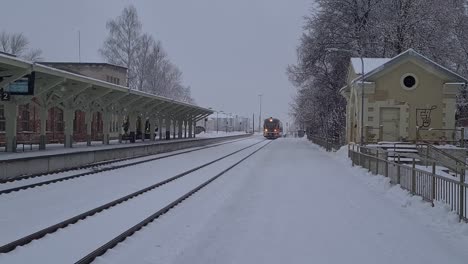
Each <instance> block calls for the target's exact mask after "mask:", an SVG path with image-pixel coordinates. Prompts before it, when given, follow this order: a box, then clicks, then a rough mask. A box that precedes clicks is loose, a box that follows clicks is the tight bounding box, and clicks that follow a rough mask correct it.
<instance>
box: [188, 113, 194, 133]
mask: <svg viewBox="0 0 468 264" xmlns="http://www.w3.org/2000/svg"><path fill="white" fill-rule="evenodd" d="M192 126H193V122H192V118H189V120H188V130H189V138H192V137H193V132H192V131H193V130H192Z"/></svg>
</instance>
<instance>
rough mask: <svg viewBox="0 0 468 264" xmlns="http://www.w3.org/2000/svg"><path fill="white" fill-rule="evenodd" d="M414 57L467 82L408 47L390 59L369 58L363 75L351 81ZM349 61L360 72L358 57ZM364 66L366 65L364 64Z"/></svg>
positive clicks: (366, 77)
mask: <svg viewBox="0 0 468 264" xmlns="http://www.w3.org/2000/svg"><path fill="white" fill-rule="evenodd" d="M409 57H411V58H414V59H416V60H418V61H420V62H422V63H425V64H427V65H431V66H433V67H434V68H435V69H437V70H439V71H441V72H443V73H445V74H446V75H448V76H451V77H452V78H454V79H456V80H457V82H463V83H467V82H468V80H467V79H466V78H464V77H463V76H461V75H459V74H457V73H455V72H453V71H451V70H449V69H448V68H446V67H444V66H442V65H440V64H438V63H437V62H435V61H433V60H431V59H429V58H428V57H426V56H423V55H421V54H420V53H418V52H416V51H415V50H413V49H408V50H407V51H405V52H403V53H401V54H399V55H397V56H396V57H393V58H391V59H375V58H370V59H369V61H368V67H367V68H366V67H365V68H364V71H365V73H364V76H362V74H361V75H360V76H359V77H357V78H356V79H354V80H353V81H352V82H353V83H354V82H357V81H360V80H361V78H364V80H367V79H368V78H370V77H372V76H374V75H376V74H377V73H379V72H381V71H383V70H385V69H388V68H389V67H391V66H393V65H395V64H397V63H399V62H401V61H403V60H405V59H407V58H409ZM353 59H354V62H353ZM366 59H368V58H364V63H365V64H366ZM351 63H352V66H353V68H354V70H355V72H357V73H359V74H360V72H361V70H358V69H360V66H358V65H360V59H359V58H352V59H351ZM365 66H366V65H365ZM372 67H374V68H373V69H372V70H370V69H371V68H372ZM367 69H369V71H368V72H367Z"/></svg>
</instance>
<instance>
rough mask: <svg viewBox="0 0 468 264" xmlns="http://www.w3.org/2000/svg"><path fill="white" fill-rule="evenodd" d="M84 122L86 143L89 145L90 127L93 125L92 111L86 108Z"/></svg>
mask: <svg viewBox="0 0 468 264" xmlns="http://www.w3.org/2000/svg"><path fill="white" fill-rule="evenodd" d="M85 122H86V145H87V146H91V129H92V125H93V112H91V111H90V110H87V111H86V113H85Z"/></svg>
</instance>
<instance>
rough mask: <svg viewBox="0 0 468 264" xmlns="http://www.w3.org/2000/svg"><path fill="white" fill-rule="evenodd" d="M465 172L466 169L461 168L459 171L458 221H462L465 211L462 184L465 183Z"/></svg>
mask: <svg viewBox="0 0 468 264" xmlns="http://www.w3.org/2000/svg"><path fill="white" fill-rule="evenodd" d="M465 171H466V167H465V166H463V168H462V169H461V171H460V197H459V199H460V204H459V205H460V209H459V216H460V221H462V220H463V216H464V212H463V211H464V209H465V186H464V183H465Z"/></svg>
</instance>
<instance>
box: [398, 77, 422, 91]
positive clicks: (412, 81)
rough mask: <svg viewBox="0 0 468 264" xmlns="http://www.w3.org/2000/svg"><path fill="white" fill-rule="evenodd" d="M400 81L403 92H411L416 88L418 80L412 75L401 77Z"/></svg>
mask: <svg viewBox="0 0 468 264" xmlns="http://www.w3.org/2000/svg"><path fill="white" fill-rule="evenodd" d="M400 81H401V87H402V88H403V89H405V90H413V89H415V88H416V87H417V86H418V78H417V77H416V76H415V75H414V74H412V73H408V74H405V75H403V76H402V77H401V80H400Z"/></svg>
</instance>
